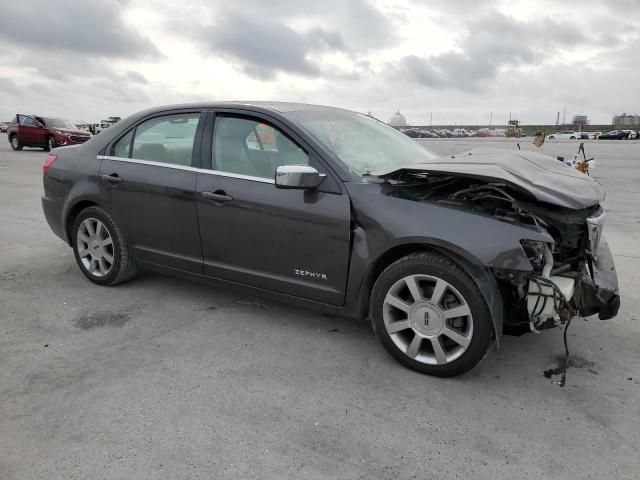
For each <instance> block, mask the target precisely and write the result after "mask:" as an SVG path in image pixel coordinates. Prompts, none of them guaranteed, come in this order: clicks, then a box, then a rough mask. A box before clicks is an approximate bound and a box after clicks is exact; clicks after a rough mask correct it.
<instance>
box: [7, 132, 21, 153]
mask: <svg viewBox="0 0 640 480" xmlns="http://www.w3.org/2000/svg"><path fill="white" fill-rule="evenodd" d="M9 143H10V144H11V148H12V149H13V150H16V151H17V150H22V142H21V141H20V139H19V138H18V136H17V135H11V137H10V138H9Z"/></svg>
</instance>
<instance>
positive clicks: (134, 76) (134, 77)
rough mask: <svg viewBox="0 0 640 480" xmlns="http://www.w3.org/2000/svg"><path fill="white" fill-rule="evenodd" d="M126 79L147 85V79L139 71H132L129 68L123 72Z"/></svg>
mask: <svg viewBox="0 0 640 480" xmlns="http://www.w3.org/2000/svg"><path fill="white" fill-rule="evenodd" d="M125 76H126V78H127V79H129V80H131V81H132V82H134V83H139V84H142V85H149V80H147V78H146V77H145V76H144V75H142V74H141V73H139V72H134V71H133V70H129V71H127V72H126V73H125Z"/></svg>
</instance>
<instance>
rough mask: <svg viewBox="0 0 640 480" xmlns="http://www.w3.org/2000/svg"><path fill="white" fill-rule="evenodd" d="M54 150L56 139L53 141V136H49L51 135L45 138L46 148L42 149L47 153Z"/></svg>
mask: <svg viewBox="0 0 640 480" xmlns="http://www.w3.org/2000/svg"><path fill="white" fill-rule="evenodd" d="M54 148H56V139H55V138H53V136H51V135H50V136H48V137H47V146H46V147H44V149H45V150H46V151H47V152H50V151H51V150H53V149H54Z"/></svg>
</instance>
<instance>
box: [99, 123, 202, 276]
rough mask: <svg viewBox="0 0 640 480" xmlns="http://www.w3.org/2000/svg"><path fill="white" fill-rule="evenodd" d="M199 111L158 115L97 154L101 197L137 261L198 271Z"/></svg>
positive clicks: (200, 264) (199, 268)
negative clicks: (196, 156) (194, 161)
mask: <svg viewBox="0 0 640 480" xmlns="http://www.w3.org/2000/svg"><path fill="white" fill-rule="evenodd" d="M200 116H201V115H200V112H189V113H179V114H171V115H162V116H156V117H153V118H151V119H148V120H146V121H144V122H142V123H140V124H138V125H137V126H136V127H134V128H133V129H131V130H130V131H129V132H127V133H126V134H125V135H124V136H122V137H120V138H119V140H118V141H117V142H116V143H115V144H114V145H113V146H112V147H111V148H110V151H109V153H110V155H107V156H104V157H101V159H102V160H101V164H100V185H101V195H102V198H103V200H104V202H105V203H106V204H107V205H108V207H109V209H110V210H111V211H112V212H113V213H114V215H115V217H116V219H117V220H118V221H119V223H120V224H121V226H122V228H123V229H124V231H125V235H126V237H127V239H128V241H129V243H130V247H131V248H132V250H133V255H134V258H135V259H136V260H137V261H141V262H149V263H153V264H157V265H163V266H168V267H171V268H176V269H179V270H185V271H189V272H195V273H202V249H201V247H200V234H199V231H198V217H197V213H196V202H195V186H196V177H197V174H196V169H195V168H194V167H193V164H192V156H193V150H194V143H196V144H197V142H198V141H199V138H198V140H196V138H197V137H199V135H196V133H197V132H199V130H198V124H199V121H200Z"/></svg>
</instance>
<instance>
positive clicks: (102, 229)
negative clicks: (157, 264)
mask: <svg viewBox="0 0 640 480" xmlns="http://www.w3.org/2000/svg"><path fill="white" fill-rule="evenodd" d="M71 239H72V245H73V253H74V255H75V257H76V262H77V263H78V266H79V267H80V270H81V271H82V273H83V274H84V275H85V276H86V277H87V278H88V279H89V280H91V281H92V282H94V283H97V284H99V285H116V284H118V283H122V282H126V281H127V280H130V279H131V278H133V277H135V275H136V266H135V263H134V262H133V259H132V258H131V254H130V252H129V247H128V243H127V240H126V238H125V236H124V234H123V233H122V230H121V229H120V227H119V226H118V223H117V221H116V220H115V218H114V217H113V215H111V213H109V212H108V211H106V210H104V209H103V208H100V207H88V208H86V209H84V210H82V211H81V212H80V214H79V215H78V216H77V217H76V219H75V221H74V222H73V228H72V231H71Z"/></svg>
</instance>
